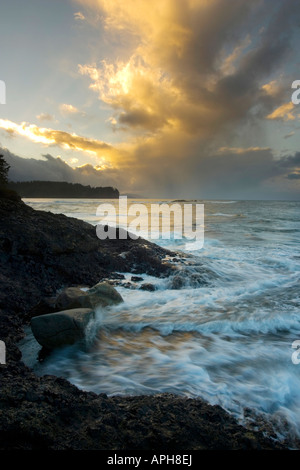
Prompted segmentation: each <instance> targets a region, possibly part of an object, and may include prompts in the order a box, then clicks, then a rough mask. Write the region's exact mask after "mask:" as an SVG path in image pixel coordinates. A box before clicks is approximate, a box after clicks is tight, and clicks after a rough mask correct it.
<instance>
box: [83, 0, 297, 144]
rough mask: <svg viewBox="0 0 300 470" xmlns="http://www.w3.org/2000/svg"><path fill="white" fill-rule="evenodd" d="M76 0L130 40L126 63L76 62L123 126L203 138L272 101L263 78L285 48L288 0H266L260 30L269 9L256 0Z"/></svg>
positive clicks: (289, 17)
mask: <svg viewBox="0 0 300 470" xmlns="http://www.w3.org/2000/svg"><path fill="white" fill-rule="evenodd" d="M81 3H82V4H83V3H88V4H89V6H92V7H95V8H99V9H100V10H101V12H102V13H103V15H104V21H105V25H106V28H107V30H108V31H122V33H123V34H124V32H127V33H128V35H131V36H134V38H135V41H134V40H132V41H133V42H134V44H135V47H133V51H132V54H131V56H130V58H129V59H128V60H127V61H121V60H117V61H115V62H114V63H109V62H107V61H106V60H102V63H101V67H97V65H96V64H90V65H89V64H87V65H80V66H79V70H80V72H81V73H82V74H86V75H88V76H89V77H90V79H91V86H90V87H91V89H93V90H94V91H96V92H97V93H98V96H99V98H100V99H101V100H102V101H104V102H105V103H107V104H109V105H110V106H112V108H114V109H115V110H116V111H119V114H118V121H119V123H120V125H122V127H124V125H125V126H127V127H128V128H129V129H136V128H142V129H144V130H146V131H148V132H152V133H153V132H157V131H162V132H163V131H165V130H169V129H172V130H174V131H175V132H178V131H179V132H183V133H189V134H197V135H200V136H204V137H206V138H207V137H209V136H211V135H212V134H213V133H215V132H217V131H219V130H220V129H222V128H224V127H228V125H229V124H231V125H233V124H236V123H240V122H241V120H243V119H246V118H247V117H248V116H249V114H250V113H251V110H253V109H254V108H255V107H256V106H258V105H259V106H263V105H264V104H265V105H266V104H268V106H272V104H273V105H274V104H275V103H276V98H278V96H277V95H276V93H275V91H274V90H273V91H272V90H271V85H269V87H268V85H265V84H264V80H265V78H266V77H268V75H269V74H270V73H271V72H272V71H275V70H276V67H278V65H279V64H280V62H281V61H283V60H284V58H285V55H286V54H287V52H288V49H289V33H288V32H287V29H286V28H285V27H284V26H286V27H288V26H292V23H293V21H295V22H296V19H295V18H294V14H293V13H292V11H293V8H292V2H291V1H289V0H288V1H287V2H285V3H284V4H283V3H282V2H278V1H276V0H275V1H274V2H273V3H272V5H273V8H274V10H273V11H274V12H275V14H273V17H272V19H271V21H269V23H268V25H267V26H266V27H265V28H264V29H261V24H263V23H262V22H261V23H258V25H257V26H256V22H258V21H259V17H260V15H262V18H261V20H262V19H266V18H264V16H263V15H266V14H267V13H268V15H269V11H267V9H266V7H265V5H263V7H262V6H261V5H262V2H261V1H256V0H254V1H252V2H241V1H239V0H231V1H229V2H226V8H225V7H224V3H225V2H224V0H212V1H210V2H207V1H204V0H198V1H187V2H181V1H177V0H164V1H161V0H155V1H153V2H146V1H141V2H138V4H137V3H136V2H135V1H134V0H128V1H127V2H123V1H121V0H116V1H114V2H107V1H105V0H103V1H102V0H89V1H88V2H85V1H84V2H83V1H82V2H81ZM295 16H298V15H297V14H296V15H295ZM280 22H281V25H280V27H279V24H280ZM291 31H292V28H291ZM290 34H291V35H292V32H291V33H290ZM237 42H238V45H236V44H237ZM264 85H265V86H264ZM273 85H274V84H273ZM263 86H264V88H263ZM264 94H265V95H268V97H269V100H265V102H264V100H263V99H262V97H263V95H264ZM270 98H273V102H272V100H271V99H270ZM274 112H275V111H274ZM269 116H270V117H269V119H275V118H276V112H275V114H274V116H275V117H272V114H270V113H269Z"/></svg>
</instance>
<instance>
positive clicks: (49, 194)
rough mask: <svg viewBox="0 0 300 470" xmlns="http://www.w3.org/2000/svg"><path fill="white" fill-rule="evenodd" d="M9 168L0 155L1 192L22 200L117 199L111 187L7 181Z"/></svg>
mask: <svg viewBox="0 0 300 470" xmlns="http://www.w3.org/2000/svg"><path fill="white" fill-rule="evenodd" d="M9 168H10V166H9V165H8V164H7V162H6V161H5V159H4V157H3V155H0V188H1V187H2V190H3V188H5V191H15V192H16V193H18V194H19V195H20V196H21V197H22V198H23V197H28V198H62V199H64V198H76V199H77V198H78V199H82V198H90V199H111V198H118V197H119V191H118V190H117V189H116V188H113V187H111V186H105V187H100V186H99V187H91V186H90V185H88V186H84V185H82V184H80V183H67V182H66V181H19V182H13V181H9V180H8V171H9Z"/></svg>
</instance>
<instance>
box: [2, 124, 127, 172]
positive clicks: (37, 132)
mask: <svg viewBox="0 0 300 470" xmlns="http://www.w3.org/2000/svg"><path fill="white" fill-rule="evenodd" d="M0 128H1V129H4V130H5V131H7V132H8V133H9V134H10V135H13V134H18V135H21V136H23V137H26V138H28V139H30V140H31V141H33V142H37V143H41V144H44V145H57V146H59V147H62V148H65V149H72V150H77V151H82V152H88V153H93V154H95V155H97V156H99V157H101V159H102V161H103V164H104V163H105V162H106V163H107V165H110V163H111V159H113V157H114V155H115V156H117V155H118V152H117V151H116V150H115V149H114V147H112V146H111V145H109V144H106V143H105V142H102V141H100V140H95V139H87V138H85V137H81V136H78V135H76V134H75V133H73V134H70V133H68V132H64V131H59V130H54V129H49V128H45V127H38V126H36V125H34V124H30V125H27V124H26V123H22V124H16V123H14V122H11V121H9V120H7V119H0Z"/></svg>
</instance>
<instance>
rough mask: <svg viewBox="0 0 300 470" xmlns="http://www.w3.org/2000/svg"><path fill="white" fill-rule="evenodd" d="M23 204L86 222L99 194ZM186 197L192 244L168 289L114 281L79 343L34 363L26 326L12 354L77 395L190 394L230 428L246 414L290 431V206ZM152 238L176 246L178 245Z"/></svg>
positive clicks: (298, 296)
mask: <svg viewBox="0 0 300 470" xmlns="http://www.w3.org/2000/svg"><path fill="white" fill-rule="evenodd" d="M25 202H26V203H27V204H29V205H30V206H32V207H33V208H35V209H41V210H48V211H52V212H56V213H64V214H66V215H68V216H71V217H76V218H79V219H83V220H85V221H87V222H89V223H91V224H93V225H96V224H97V222H98V221H99V217H97V216H96V210H97V206H98V204H99V203H100V202H103V201H99V200H98V201H97V200H74V199H69V200H54V199H30V200H29V199H25ZM107 202H110V203H111V202H113V201H112V200H110V201H107ZM132 202H139V203H140V202H143V203H145V204H148V207H149V204H150V203H151V202H153V201H149V200H148V201H142V200H130V201H128V203H132ZM155 202H159V201H155ZM164 202H166V201H164ZM189 202H190V201H189ZM198 202H199V203H203V204H204V211H205V219H204V222H205V227H204V230H205V239H204V246H203V248H202V249H201V250H196V251H191V252H189V253H186V255H187V256H186V260H185V261H184V262H183V263H182V265H181V266H182V267H181V272H182V276H181V280H182V283H181V284H180V287H181V288H180V289H174V288H172V279H171V278H167V279H157V278H152V277H151V276H147V275H143V276H142V277H143V279H144V282H151V283H153V284H154V285H155V287H156V291H155V292H146V291H141V290H139V289H126V288H125V287H121V286H120V287H119V286H118V287H117V289H118V291H119V292H120V294H121V295H122V296H123V298H124V303H123V304H120V305H117V306H113V307H108V308H99V309H98V310H97V312H96V320H95V322H93V323H92V324H90V325H89V331H88V336H87V343H86V345H85V347H81V346H78V345H74V346H70V347H65V348H62V349H59V350H56V351H55V352H53V353H52V354H51V355H50V356H49V357H48V358H47V360H45V361H44V362H43V363H39V362H38V361H37V359H36V353H37V351H38V349H39V346H38V344H37V343H36V341H35V339H34V338H33V336H32V334H31V332H30V330H28V334H27V336H26V338H25V340H23V343H22V346H21V348H22V352H23V358H24V361H25V362H26V363H28V364H29V365H31V366H32V367H33V368H34V369H35V371H36V373H37V374H41V375H42V374H55V375H58V376H62V377H65V378H67V379H68V380H70V382H72V383H74V384H76V385H77V386H78V387H79V388H81V389H84V390H91V391H94V392H99V393H100V392H102V393H107V394H108V395H116V394H118V395H137V394H155V393H162V392H171V393H175V394H178V395H184V396H189V397H201V398H204V399H205V400H207V401H208V402H210V403H212V404H219V405H221V406H222V407H223V408H225V409H226V410H228V411H229V412H230V413H232V414H233V415H234V416H235V417H237V418H238V419H239V420H240V422H242V423H243V422H246V421H247V422H248V421H249V420H251V419H254V418H255V415H256V414H257V415H258V416H260V417H261V418H263V419H265V420H266V421H268V422H271V423H273V425H274V429H275V431H276V432H277V434H278V436H279V437H282V436H287V435H290V436H293V435H295V436H300V364H295V363H293V361H292V354H293V353H295V349H293V348H292V344H293V342H294V341H295V340H300V288H299V287H300V282H299V281H300V252H299V236H300V203H299V202H275V201H198ZM113 203H114V204H115V206H116V208H117V206H118V201H114V202H113ZM180 204H183V202H181V203H180ZM123 216H124V214H123ZM120 224H121V225H122V218H121V220H120ZM176 230H177V228H176V227H175V232H176ZM143 235H144V236H147V233H146V232H144V233H143ZM155 242H156V243H158V244H160V245H161V246H164V247H166V248H170V249H175V250H181V251H182V252H185V250H186V245H185V242H184V240H176V239H174V238H173V239H171V240H167V239H159V240H155ZM78 269H80V266H78ZM130 277H131V274H129V273H127V274H126V278H127V279H128V280H130ZM199 280H200V281H199ZM137 287H138V285H137ZM299 359H300V354H299ZM249 409H251V410H252V411H251V413H249Z"/></svg>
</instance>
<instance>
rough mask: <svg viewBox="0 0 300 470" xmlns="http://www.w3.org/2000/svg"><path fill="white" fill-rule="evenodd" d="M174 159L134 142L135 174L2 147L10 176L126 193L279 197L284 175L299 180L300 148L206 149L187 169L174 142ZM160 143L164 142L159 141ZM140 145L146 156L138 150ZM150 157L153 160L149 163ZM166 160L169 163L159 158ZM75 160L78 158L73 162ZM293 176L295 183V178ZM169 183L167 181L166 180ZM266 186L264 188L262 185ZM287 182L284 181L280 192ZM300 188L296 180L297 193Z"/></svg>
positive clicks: (127, 170)
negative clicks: (185, 184) (279, 152)
mask: <svg viewBox="0 0 300 470" xmlns="http://www.w3.org/2000/svg"><path fill="white" fill-rule="evenodd" d="M173 145H174V146H173V148H172V150H174V153H173V161H175V162H176V165H174V166H173V165H172V163H171V162H170V161H169V160H168V158H169V157H168V152H167V151H166V152H165V153H161V154H158V153H157V156H156V158H155V159H154V160H153V158H152V157H151V152H152V150H153V145H152V144H150V145H149V147H147V145H145V146H144V147H143V148H142V149H141V147H137V148H136V150H135V151H136V152H137V154H136V155H135V158H136V160H137V161H139V162H140V163H139V165H137V167H136V168H135V171H134V173H133V174H131V173H130V165H129V164H128V163H125V164H124V166H122V167H121V168H118V169H117V168H107V167H101V166H100V165H99V166H96V167H93V166H92V165H90V164H87V165H83V166H77V167H75V168H72V167H71V166H69V165H68V164H67V162H65V161H64V160H63V159H62V158H60V157H58V158H54V157H53V156H51V155H49V154H48V155H44V156H43V159H41V160H37V159H34V158H21V157H18V156H16V155H14V154H12V153H11V152H9V151H8V150H7V149H3V148H2V149H0V153H1V154H3V155H4V157H5V159H6V160H7V162H8V163H9V164H10V165H11V169H10V172H9V177H10V179H12V180H13V181H31V180H49V181H68V182H79V183H81V184H90V185H92V186H101V185H102V186H103V185H104V186H107V185H109V186H114V187H117V188H118V189H119V190H120V191H122V192H123V193H128V192H129V193H132V192H135V191H137V188H139V190H140V191H137V192H139V194H144V195H151V194H153V191H155V192H156V191H159V190H160V191H161V189H162V187H163V188H164V191H165V193H162V192H160V195H161V196H167V195H168V194H170V193H171V194H174V195H177V196H178V197H181V196H182V197H199V193H200V194H201V196H202V197H203V198H213V197H215V195H216V194H218V195H219V197H223V198H225V199H226V198H232V197H234V198H241V195H242V194H243V195H244V197H245V198H246V199H247V198H252V199H253V198H254V199H255V198H260V197H262V195H264V196H269V197H276V196H278V195H279V194H280V192H279V189H278V184H279V185H282V184H283V183H284V181H286V182H290V183H289V184H295V185H297V182H298V180H299V175H300V153H296V154H294V155H288V156H286V157H285V158H282V159H276V158H274V156H273V154H272V151H271V149H268V148H258V147H257V148H244V149H242V148H225V147H224V148H220V149H219V150H218V151H217V152H216V153H215V154H210V155H205V156H204V157H203V158H202V159H201V161H197V160H196V159H195V160H194V161H193V165H194V166H193V168H192V170H193V171H192V173H194V177H191V175H190V174H191V168H189V169H187V168H186V166H185V164H184V160H182V159H180V151H179V152H178V153H176V144H173ZM158 148H159V149H160V151H162V150H161V146H160V145H159V143H158ZM140 151H142V153H143V159H142V158H139V157H140V155H139V154H138V152H140ZM150 161H152V165H150ZM161 161H165V162H166V164H165V165H161V164H160V162H161ZM73 163H76V162H73ZM145 170H147V172H148V181H150V182H151V183H149V184H148V185H146V186H145ZM168 176H169V177H168ZM186 176H188V177H189V189H188V191H186V192H184V191H182V185H181V183H182V178H185V177H186ZM293 182H294V183H293ZM166 183H167V184H166ZM265 185H267V186H268V192H266V193H265V194H264V193H263V191H264V186H265ZM283 190H284V186H283V187H281V186H280V191H281V194H282V195H283V196H284V195H285V196H287V195H288V194H287V193H286V194H285V193H283V192H282V191H283ZM292 194H295V195H296V194H297V188H296V186H295V188H294V193H292Z"/></svg>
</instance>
